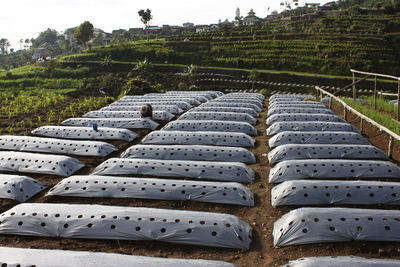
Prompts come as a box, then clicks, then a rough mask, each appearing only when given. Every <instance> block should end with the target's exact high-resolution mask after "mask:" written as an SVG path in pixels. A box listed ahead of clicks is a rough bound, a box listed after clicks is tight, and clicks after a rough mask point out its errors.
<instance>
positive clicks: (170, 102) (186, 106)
mask: <svg viewBox="0 0 400 267" xmlns="http://www.w3.org/2000/svg"><path fill="white" fill-rule="evenodd" d="M143 104H150V105H176V106H178V107H179V108H181V109H190V108H191V107H192V105H190V104H189V103H188V102H185V101H181V100H165V101H163V100H149V101H146V100H137V101H130V102H119V101H115V102H114V103H111V104H110V106H113V107H119V106H126V107H129V106H141V105H143Z"/></svg>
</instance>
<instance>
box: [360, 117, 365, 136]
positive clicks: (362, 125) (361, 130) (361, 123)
mask: <svg viewBox="0 0 400 267" xmlns="http://www.w3.org/2000/svg"><path fill="white" fill-rule="evenodd" d="M360 119H361V120H360V132H361V133H363V130H364V120H363V119H362V118H360Z"/></svg>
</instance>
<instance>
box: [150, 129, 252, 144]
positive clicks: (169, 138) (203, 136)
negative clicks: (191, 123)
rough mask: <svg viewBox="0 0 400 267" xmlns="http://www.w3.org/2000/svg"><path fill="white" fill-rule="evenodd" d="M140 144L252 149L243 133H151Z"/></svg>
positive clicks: (250, 142)
mask: <svg viewBox="0 0 400 267" xmlns="http://www.w3.org/2000/svg"><path fill="white" fill-rule="evenodd" d="M142 144H158V145H212V146H234V147H254V139H253V138H251V137H250V136H248V135H247V134H244V133H225V132H182V131H153V132H151V133H149V134H148V135H147V136H145V137H144V138H143V140H142Z"/></svg>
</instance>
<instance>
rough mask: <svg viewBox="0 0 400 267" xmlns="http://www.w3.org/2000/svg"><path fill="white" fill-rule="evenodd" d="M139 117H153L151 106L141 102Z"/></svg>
mask: <svg viewBox="0 0 400 267" xmlns="http://www.w3.org/2000/svg"><path fill="white" fill-rule="evenodd" d="M140 117H141V118H149V119H153V108H152V107H151V105H150V104H143V105H142V107H141V108H140Z"/></svg>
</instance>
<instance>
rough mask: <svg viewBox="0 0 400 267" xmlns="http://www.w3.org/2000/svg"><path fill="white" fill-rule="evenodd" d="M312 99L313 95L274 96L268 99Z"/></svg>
mask: <svg viewBox="0 0 400 267" xmlns="http://www.w3.org/2000/svg"><path fill="white" fill-rule="evenodd" d="M312 97H314V96H313V95H308V94H274V95H272V96H271V97H270V98H269V99H270V100H273V99H276V98H289V99H290V98H292V99H293V98H298V99H305V98H312Z"/></svg>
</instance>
